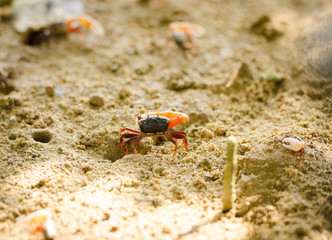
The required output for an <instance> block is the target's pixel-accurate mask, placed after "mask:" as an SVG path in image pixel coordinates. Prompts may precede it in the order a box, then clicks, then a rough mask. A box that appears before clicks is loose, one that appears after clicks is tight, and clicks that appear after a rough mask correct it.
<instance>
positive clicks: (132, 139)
mask: <svg viewBox="0 0 332 240" xmlns="http://www.w3.org/2000/svg"><path fill="white" fill-rule="evenodd" d="M144 137H145V135H144V134H140V135H138V136H136V137H132V138H130V139H129V140H127V141H126V142H125V143H124V145H123V148H124V155H127V153H128V151H127V146H128V145H130V146H131V147H132V148H133V151H134V153H135V154H136V153H137V150H136V148H135V147H134V145H133V144H134V143H137V142H139V141H141V140H142V139H143V138H144Z"/></svg>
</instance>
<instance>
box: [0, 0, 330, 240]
mask: <svg viewBox="0 0 332 240" xmlns="http://www.w3.org/2000/svg"><path fill="white" fill-rule="evenodd" d="M85 3H86V12H87V13H88V14H90V15H91V16H93V17H94V18H96V19H97V20H98V21H99V22H100V23H101V24H102V25H103V26H104V28H105V36H104V37H103V38H101V39H98V40H97V41H96V42H94V43H84V42H80V41H77V39H72V38H67V37H63V38H54V39H51V41H50V42H49V43H45V44H42V45H41V46H37V47H30V46H27V45H25V44H23V43H22V36H21V35H20V34H18V33H16V32H15V31H14V30H13V28H12V26H11V23H10V21H9V20H8V19H7V20H6V19H3V21H1V22H0V29H1V32H0V64H1V65H0V67H1V68H2V69H3V71H5V72H6V74H7V75H8V84H9V92H8V93H6V91H5V88H4V85H1V86H0V89H1V91H0V156H1V157H0V159H1V160H0V239H43V236H42V234H41V233H38V234H35V235H33V236H31V235H30V234H29V232H28V231H23V232H17V231H15V228H16V225H15V223H16V218H17V217H20V216H23V215H26V214H29V213H31V212H34V211H36V210H40V209H44V208H47V209H49V210H50V211H51V212H52V214H53V216H54V217H53V219H54V221H55V222H56V225H57V227H58V233H57V237H56V239H227V240H230V239H236V240H239V239H332V195H331V192H332V150H331V149H332V124H331V123H332V100H331V95H332V94H331V79H327V80H326V79H325V80H323V79H322V78H320V77H317V75H314V73H313V72H312V71H310V68H309V67H308V64H307V59H308V58H309V59H314V60H315V59H317V58H318V59H319V56H320V55H318V56H316V55H314V56H313V55H312V54H311V55H310V53H311V52H310V51H308V50H306V49H308V48H306V46H305V44H304V43H303V42H305V40H306V39H308V36H311V35H310V33H312V30H313V29H314V28H315V27H316V26H317V21H320V20H321V18H320V16H323V15H324V14H325V13H326V12H328V11H332V5H331V2H330V1H323V0H318V1H310V0H298V1H295V0H288V1H286V0H282V1H263V0H259V1H226V0H225V1H214V0H208V1H204V2H203V1H189V0H183V1H175V0H174V1H173V0H169V1H166V0H165V1H157V0H155V1H152V2H150V3H149V4H148V5H140V4H138V2H137V1H134V0H123V1H102V0H100V1H92V0H90V1H86V2H85ZM172 21H187V22H192V23H196V24H199V25H201V26H203V27H204V28H205V30H206V34H205V35H204V36H202V37H200V38H197V39H195V46H196V47H197V49H199V52H200V54H199V55H198V56H197V57H195V56H192V55H190V53H189V54H187V58H185V57H184V55H183V52H182V51H181V50H180V49H179V48H177V46H176V45H175V44H174V43H173V42H172V41H171V40H170V34H169V31H168V24H169V23H171V22H172ZM315 44H316V45H315ZM316 47H321V46H318V44H317V42H314V45H310V46H309V49H311V50H312V49H315V48H316ZM320 50H321V51H320V52H323V53H324V52H326V51H328V48H327V50H326V51H325V50H324V48H323V49H320ZM318 52H319V51H318ZM238 64H241V65H242V67H241V70H240V72H239V75H238V77H237V78H236V79H235V81H234V83H233V85H232V86H230V87H229V88H226V86H225V85H226V82H227V81H228V80H229V77H230V76H231V74H232V72H233V70H234V69H235V68H236V67H237V65H238ZM313 64H315V62H314V61H313ZM318 70H319V68H318ZM262 72H268V73H270V72H277V73H281V74H283V76H284V80H283V81H281V82H277V83H276V82H267V81H262V80H260V78H259V76H260V74H261V73H262ZM316 73H317V72H316ZM318 73H319V71H318ZM159 105H161V110H162V111H178V112H183V113H186V114H188V115H189V116H190V121H189V122H187V123H182V124H180V125H178V126H176V128H175V129H176V130H177V131H185V132H186V133H187V136H188V142H189V150H188V151H186V150H185V148H184V146H183V145H182V142H180V141H179V148H178V151H177V154H176V155H175V156H174V157H173V147H174V146H173V145H172V144H171V143H170V142H168V141H166V140H165V139H163V138H146V139H144V140H142V141H141V142H140V143H138V144H136V148H137V150H138V152H139V153H138V154H133V152H132V151H131V149H130V150H129V154H128V155H127V156H124V154H123V151H122V150H121V149H120V147H119V145H118V143H119V138H120V133H119V131H120V130H121V129H122V128H124V127H128V128H133V129H138V126H137V124H136V116H138V115H141V114H144V106H147V108H148V110H149V111H157V109H158V106H159ZM292 132H293V134H294V135H297V136H299V137H301V138H302V140H303V141H304V142H305V143H306V147H305V151H306V153H305V158H304V160H303V161H300V160H299V158H296V159H295V160H294V161H293V160H292V158H293V155H294V152H293V151H291V150H288V149H286V148H284V147H283V146H282V145H281V144H279V145H277V146H274V145H275V143H276V141H277V140H278V139H282V138H283V137H284V136H285V135H286V134H288V133H292ZM229 136H235V137H236V138H237V140H238V142H239V147H238V172H237V185H236V190H237V198H236V200H235V205H234V209H233V210H231V211H230V212H228V213H224V214H223V213H222V207H223V206H222V195H223V187H222V184H223V170H224V167H225V158H226V157H225V155H226V140H227V137H229Z"/></svg>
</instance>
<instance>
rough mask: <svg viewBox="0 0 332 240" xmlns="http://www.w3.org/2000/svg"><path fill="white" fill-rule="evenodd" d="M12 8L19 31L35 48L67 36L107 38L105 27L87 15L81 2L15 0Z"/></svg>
mask: <svg viewBox="0 0 332 240" xmlns="http://www.w3.org/2000/svg"><path fill="white" fill-rule="evenodd" d="M11 9H12V15H13V26H14V28H15V30H16V31H17V32H19V33H23V34H24V36H25V40H24V42H25V43H26V44H29V45H32V46H33V45H40V44H41V43H43V42H47V41H49V40H50V39H51V38H53V37H56V36H62V35H67V34H68V35H77V36H79V37H81V36H83V40H84V41H86V40H87V41H90V42H91V40H94V37H96V36H102V35H104V30H103V28H102V26H101V25H100V24H99V23H98V22H97V21H96V20H94V19H93V18H92V17H90V16H88V15H86V14H85V13H84V5H83V3H82V2H81V1H79V0H14V1H13V2H12V7H11Z"/></svg>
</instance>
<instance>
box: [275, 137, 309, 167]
mask: <svg viewBox="0 0 332 240" xmlns="http://www.w3.org/2000/svg"><path fill="white" fill-rule="evenodd" d="M278 143H281V144H282V145H283V146H284V147H285V148H288V149H290V150H292V151H294V152H295V155H294V157H293V161H294V159H295V157H296V155H297V154H298V153H301V156H300V160H304V153H305V143H304V142H303V140H302V139H301V138H300V137H298V136H295V135H293V134H287V135H286V136H285V137H284V138H283V139H281V140H278V141H277V142H276V144H275V146H276V145H277V144H278Z"/></svg>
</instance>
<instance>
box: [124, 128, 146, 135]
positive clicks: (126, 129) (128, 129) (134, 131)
mask: <svg viewBox="0 0 332 240" xmlns="http://www.w3.org/2000/svg"><path fill="white" fill-rule="evenodd" d="M124 131H129V132H133V133H138V134H140V133H141V132H140V131H138V130H133V129H130V128H124V129H121V131H120V133H123V132H124Z"/></svg>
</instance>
